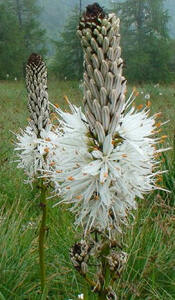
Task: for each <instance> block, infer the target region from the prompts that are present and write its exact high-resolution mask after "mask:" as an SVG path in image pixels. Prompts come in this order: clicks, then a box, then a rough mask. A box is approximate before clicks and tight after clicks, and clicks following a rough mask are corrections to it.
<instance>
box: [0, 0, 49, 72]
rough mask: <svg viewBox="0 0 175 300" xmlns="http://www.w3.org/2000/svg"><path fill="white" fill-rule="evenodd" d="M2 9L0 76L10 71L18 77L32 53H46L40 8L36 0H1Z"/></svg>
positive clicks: (0, 20)
mask: <svg viewBox="0 0 175 300" xmlns="http://www.w3.org/2000/svg"><path fill="white" fill-rule="evenodd" d="M0 8H1V10H0V11H1V15H0V34H1V36H3V39H2V38H1V36H0V38H1V41H2V42H1V43H0V50H1V57H0V66H1V69H0V77H1V78H4V77H5V74H6V73H8V74H9V75H10V76H15V77H18V78H19V77H21V76H22V75H23V67H24V65H25V63H26V59H27V57H28V56H29V55H30V54H31V52H39V53H41V54H44V53H46V49H45V37H44V34H45V31H44V30H42V29H41V28H40V24H39V22H38V18H39V14H40V9H39V7H38V6H37V5H36V1H35V0H1V1H0ZM3 41H4V43H3Z"/></svg>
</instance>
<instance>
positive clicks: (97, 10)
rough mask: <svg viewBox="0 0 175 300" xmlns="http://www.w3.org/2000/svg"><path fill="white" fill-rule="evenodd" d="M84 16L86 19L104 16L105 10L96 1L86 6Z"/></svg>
mask: <svg viewBox="0 0 175 300" xmlns="http://www.w3.org/2000/svg"><path fill="white" fill-rule="evenodd" d="M84 17H85V18H87V19H91V20H94V19H97V18H104V17H105V12H104V10H103V8H102V7H101V6H100V5H99V4H98V3H94V4H92V5H88V6H87V8H86V12H85V14H84Z"/></svg>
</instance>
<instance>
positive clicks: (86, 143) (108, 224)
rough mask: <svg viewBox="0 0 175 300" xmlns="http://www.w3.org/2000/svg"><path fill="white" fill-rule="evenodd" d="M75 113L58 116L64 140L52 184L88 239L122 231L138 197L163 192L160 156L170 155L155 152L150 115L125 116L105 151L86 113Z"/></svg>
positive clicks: (133, 113)
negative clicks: (94, 233) (95, 231)
mask: <svg viewBox="0 0 175 300" xmlns="http://www.w3.org/2000/svg"><path fill="white" fill-rule="evenodd" d="M131 102H132V100H131ZM126 106H128V103H126V104H125V108H126ZM71 110H72V113H66V112H62V111H61V110H59V109H58V110H57V112H58V113H59V115H60V116H61V117H62V121H61V126H62V131H63V133H64V134H60V135H59V136H58V138H57V142H56V144H57V146H56V149H55V151H54V157H53V160H54V162H55V166H54V167H55V170H53V171H52V172H51V179H52V180H53V181H54V182H55V185H56V189H57V188H58V187H61V196H62V201H61V203H62V202H64V203H67V204H72V206H71V208H70V209H71V211H73V212H74V213H76V221H75V223H76V224H77V225H80V224H82V225H83V226H84V227H85V234H86V233H87V232H88V231H90V230H91V229H93V228H97V229H98V230H106V229H107V231H108V232H109V233H110V232H111V230H112V229H117V230H118V231H121V224H122V223H124V224H127V216H128V213H129V212H130V213H131V211H132V209H136V207H137V205H136V201H135V198H136V196H138V197H140V198H143V194H144V193H147V192H149V191H151V190H154V189H157V186H156V185H155V183H156V175H157V174H159V173H160V172H155V166H156V164H157V161H156V159H155V155H156V153H157V152H160V151H163V150H164V149H162V150H158V151H157V150H156V149H155V144H156V143H158V142H159V141H158V139H154V138H152V135H153V131H154V129H155V128H156V127H155V119H154V117H148V111H147V110H146V109H143V110H142V111H135V109H134V108H131V109H130V111H129V112H127V113H125V114H121V116H120V122H118V125H117V127H116V129H115V134H114V138H112V136H111V134H108V135H107V136H106V137H105V140H104V142H103V144H102V145H99V144H98V143H97V140H96V139H94V137H93V136H92V134H90V132H89V127H88V126H87V120H86V117H85V115H84V114H83V113H82V112H81V109H80V108H77V107H75V106H71Z"/></svg>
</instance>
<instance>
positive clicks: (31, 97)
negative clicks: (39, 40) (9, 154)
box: [15, 53, 54, 182]
mask: <svg viewBox="0 0 175 300" xmlns="http://www.w3.org/2000/svg"><path fill="white" fill-rule="evenodd" d="M26 86H27V91H28V108H29V112H30V121H29V125H28V126H27V127H26V128H25V129H24V130H21V132H20V133H19V134H16V138H17V141H16V147H15V151H18V160H17V162H18V168H22V169H24V171H25V173H26V174H27V176H28V179H27V182H32V181H33V180H34V179H35V178H36V177H37V176H38V173H40V172H41V170H43V169H48V165H49V164H51V163H52V159H51V155H50V156H49V155H48V148H47V146H46V144H45V143H44V141H48V140H50V139H51V138H52V140H53V136H54V132H53V131H52V125H51V124H50V120H49V103H48V93H47V69H46V65H45V63H44V62H43V60H42V58H41V56H40V55H38V54H35V53H33V54H31V56H30V57H29V59H28V63H27V66H26ZM46 157H47V159H46Z"/></svg>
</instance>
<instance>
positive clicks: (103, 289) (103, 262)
mask: <svg viewBox="0 0 175 300" xmlns="http://www.w3.org/2000/svg"><path fill="white" fill-rule="evenodd" d="M109 251H110V247H109V243H108V242H107V243H104V246H103V248H102V251H101V255H100V258H101V265H102V275H103V278H104V283H103V285H102V287H101V290H100V291H99V293H98V299H99V300H105V299H106V291H107V288H108V286H109V282H110V271H109V267H108V264H107V261H106V256H107V255H108V254H109Z"/></svg>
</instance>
